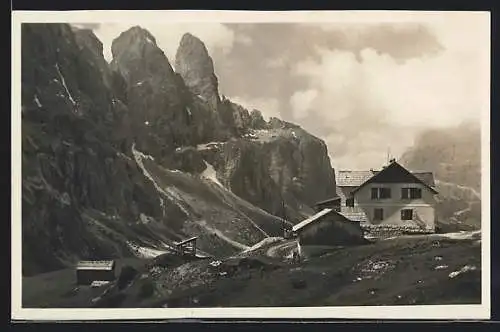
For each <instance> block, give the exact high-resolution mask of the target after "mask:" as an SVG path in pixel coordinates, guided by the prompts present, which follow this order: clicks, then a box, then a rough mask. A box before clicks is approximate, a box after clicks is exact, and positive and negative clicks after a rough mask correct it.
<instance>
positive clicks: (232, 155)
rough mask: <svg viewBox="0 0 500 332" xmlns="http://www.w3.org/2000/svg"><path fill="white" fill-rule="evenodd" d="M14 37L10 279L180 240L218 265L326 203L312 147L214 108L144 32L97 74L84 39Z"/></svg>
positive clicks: (250, 117)
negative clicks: (18, 186) (16, 102)
mask: <svg viewBox="0 0 500 332" xmlns="http://www.w3.org/2000/svg"><path fill="white" fill-rule="evenodd" d="M22 35H23V38H22V47H23V54H22V86H23V89H22V108H23V113H22V139H23V141H22V150H23V151H22V152H23V166H22V173H23V178H22V180H23V191H22V196H23V230H22V236H23V241H22V243H23V274H25V275H33V274H37V273H40V272H46V271H51V270H54V269H59V268H61V267H64V266H68V265H72V264H73V263H74V262H75V261H76V260H79V259H107V258H115V257H130V256H134V255H135V256H137V255H138V252H142V253H145V252H146V253H149V254H151V253H152V252H156V253H161V252H168V251H169V250H172V247H173V246H174V243H175V241H178V240H181V239H183V238H185V237H188V236H198V237H199V240H198V241H199V248H200V250H201V251H202V252H205V253H209V254H211V255H216V256H217V255H219V256H220V255H222V256H224V255H231V254H234V253H237V252H239V251H240V250H243V249H244V248H247V247H251V246H252V245H254V244H255V243H258V242H259V241H261V240H262V239H263V238H264V237H266V236H277V235H281V234H282V231H283V226H284V225H286V224H290V223H293V222H295V221H297V220H299V219H300V218H302V216H304V215H307V214H309V213H311V211H312V209H311V205H312V203H313V202H314V201H315V200H316V199H319V198H328V197H329V196H330V195H334V192H335V182H334V175H333V170H332V168H331V166H330V162H329V158H328V154H327V150H326V145H325V143H324V142H323V141H322V140H320V139H319V138H317V137H314V136H312V135H310V134H309V133H307V132H306V131H304V130H303V129H301V128H300V127H299V126H295V125H289V124H287V123H285V122H283V121H281V120H278V119H272V120H271V121H269V122H266V121H265V120H264V119H263V118H262V114H261V113H260V112H259V111H257V110H255V111H252V112H249V111H248V110H246V109H245V108H244V107H242V106H240V105H237V104H235V103H233V102H231V101H230V100H228V99H227V98H224V97H223V98H221V99H220V102H218V103H217V105H216V107H215V108H214V107H213V105H211V104H210V103H209V102H207V101H206V100H204V98H201V97H199V96H197V95H195V94H193V92H192V91H191V89H192V88H193V85H192V84H191V88H190V87H188V86H187V85H186V84H185V82H184V78H183V77H182V75H181V74H179V73H176V72H175V71H174V70H173V69H172V67H171V65H170V63H169V62H168V59H167V58H166V57H165V55H164V53H163V51H161V50H160V49H159V48H158V47H157V45H156V41H155V40H154V37H153V36H151V35H150V34H149V33H148V32H147V30H144V29H142V28H140V27H133V28H131V29H129V30H127V31H124V32H123V33H122V34H120V36H118V37H117V38H116V39H115V41H114V42H113V47H112V52H113V60H112V61H111V63H109V64H108V63H107V62H106V61H105V60H104V57H103V54H102V43H100V41H99V39H98V38H97V37H96V36H95V34H93V32H91V31H89V30H85V29H84V30H82V29H76V28H74V27H71V26H69V25H67V24H25V25H23V28H22ZM148 39H149V41H148ZM185 51H186V50H185ZM183 52H184V51H183ZM186 52H187V51H186ZM181 53H182V52H181ZM184 65H186V63H185V64H184ZM195 68H196V66H195ZM201 74H202V76H203V75H205V74H206V73H203V71H202V72H201ZM201 74H200V75H201ZM212 74H213V75H215V74H214V73H208V76H211V75H212ZM209 78H210V77H209ZM47 82H48V83H47ZM210 82H212V83H213V80H212V81H210ZM191 83H192V82H191ZM212 83H211V84H212ZM217 95H218V92H217ZM205 99H206V98H205ZM210 142H218V143H216V144H210ZM311 156H314V158H313V160H311V159H312V158H310V157H311ZM318 156H319V157H318ZM292 179H294V180H293V181H292ZM325 179H326V180H325ZM283 207H285V209H286V211H283ZM282 217H286V218H287V219H288V220H283V219H282ZM141 255H142V254H141Z"/></svg>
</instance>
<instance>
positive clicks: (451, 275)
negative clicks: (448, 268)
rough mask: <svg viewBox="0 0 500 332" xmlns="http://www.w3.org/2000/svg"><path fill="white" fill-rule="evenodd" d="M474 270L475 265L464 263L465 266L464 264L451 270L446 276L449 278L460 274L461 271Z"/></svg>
mask: <svg viewBox="0 0 500 332" xmlns="http://www.w3.org/2000/svg"><path fill="white" fill-rule="evenodd" d="M474 270H476V267H475V266H473V265H465V266H464V267H462V268H461V269H460V270H458V271H453V272H451V273H450V274H449V275H448V277H450V278H455V277H457V276H458V275H460V274H462V273H464V272H468V271H474Z"/></svg>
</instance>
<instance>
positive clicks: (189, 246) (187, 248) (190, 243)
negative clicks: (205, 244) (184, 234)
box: [175, 236, 198, 256]
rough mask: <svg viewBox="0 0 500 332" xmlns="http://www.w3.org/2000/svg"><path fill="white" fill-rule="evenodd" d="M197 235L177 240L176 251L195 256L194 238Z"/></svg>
mask: <svg viewBox="0 0 500 332" xmlns="http://www.w3.org/2000/svg"><path fill="white" fill-rule="evenodd" d="M197 238H198V237H196V236H194V237H191V238H189V239H185V240H183V241H180V242H177V243H176V244H175V245H176V248H177V251H178V252H179V253H180V254H181V255H189V256H195V255H196V239H197Z"/></svg>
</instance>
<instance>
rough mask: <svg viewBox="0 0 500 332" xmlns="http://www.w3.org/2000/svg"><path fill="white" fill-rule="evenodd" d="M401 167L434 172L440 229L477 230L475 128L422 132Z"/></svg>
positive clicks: (478, 173) (477, 138) (477, 144)
mask: <svg viewBox="0 0 500 332" xmlns="http://www.w3.org/2000/svg"><path fill="white" fill-rule="evenodd" d="M401 163H402V164H404V165H406V166H407V167H409V168H411V169H416V170H419V169H421V170H430V171H432V172H434V175H435V178H436V180H437V181H436V185H437V189H438V191H439V195H438V205H437V212H438V217H439V219H440V223H441V225H442V227H443V228H446V229H450V230H453V229H455V228H458V229H478V228H480V226H481V134H480V128H479V126H478V125H477V124H473V123H464V124H462V125H460V126H458V127H455V128H448V129H442V130H428V131H425V132H423V133H422V134H421V135H420V136H419V137H418V138H417V140H416V142H415V145H414V147H413V148H411V149H409V150H408V151H407V152H406V153H404V154H403V156H402V157H401Z"/></svg>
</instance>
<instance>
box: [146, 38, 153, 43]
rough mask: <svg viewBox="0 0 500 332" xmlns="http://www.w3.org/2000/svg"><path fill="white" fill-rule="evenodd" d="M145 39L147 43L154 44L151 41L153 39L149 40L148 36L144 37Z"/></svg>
mask: <svg viewBox="0 0 500 332" xmlns="http://www.w3.org/2000/svg"><path fill="white" fill-rule="evenodd" d="M146 41H147V42H148V43H150V44H154V43H153V41H152V40H151V38H149V37H146Z"/></svg>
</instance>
